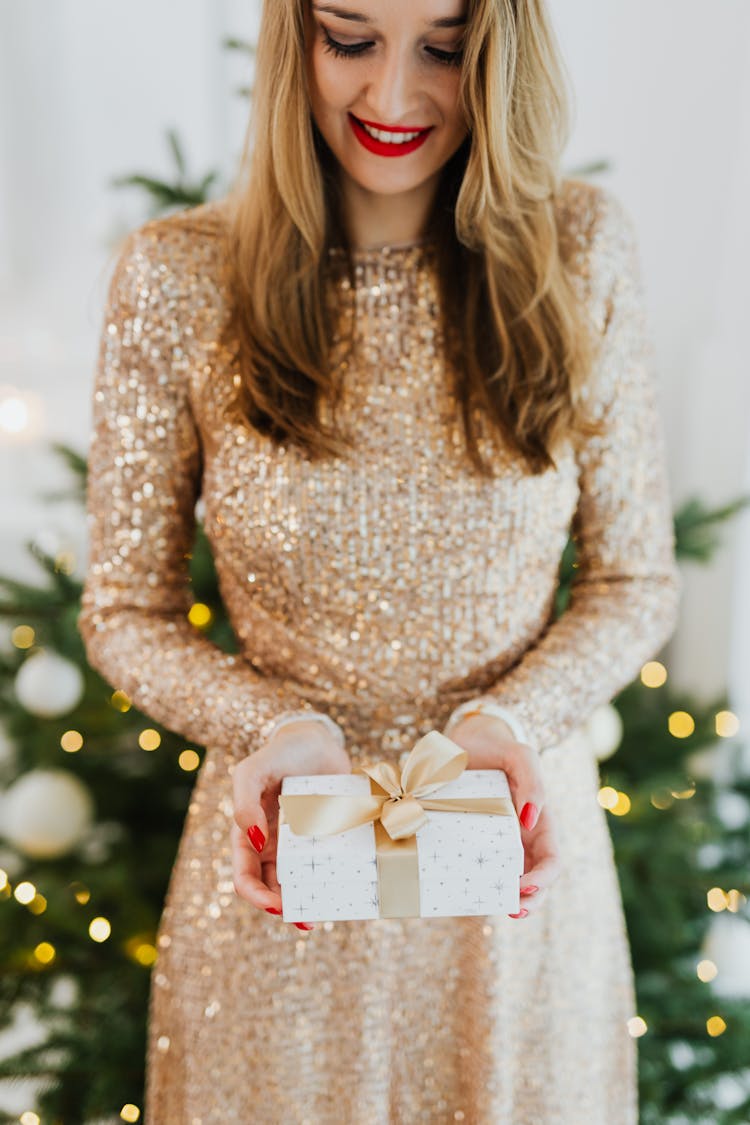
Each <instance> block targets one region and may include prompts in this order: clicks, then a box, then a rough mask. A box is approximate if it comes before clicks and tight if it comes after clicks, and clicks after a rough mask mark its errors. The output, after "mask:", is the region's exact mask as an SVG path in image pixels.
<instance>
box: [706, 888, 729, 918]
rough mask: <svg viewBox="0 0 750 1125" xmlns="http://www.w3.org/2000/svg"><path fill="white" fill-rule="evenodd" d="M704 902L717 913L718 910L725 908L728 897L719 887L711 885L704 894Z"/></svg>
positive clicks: (727, 903)
mask: <svg viewBox="0 0 750 1125" xmlns="http://www.w3.org/2000/svg"><path fill="white" fill-rule="evenodd" d="M706 902H707V903H708V909H709V910H713V911H715V912H716V913H718V912H719V911H720V910H726V908H727V906H728V905H729V899H728V898H727V895H726V893H725V892H724V891H723V890H722V889H721V887H711V890H710V891H708V893H707V894H706Z"/></svg>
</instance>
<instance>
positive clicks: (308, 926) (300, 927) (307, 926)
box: [294, 922, 315, 930]
mask: <svg viewBox="0 0 750 1125" xmlns="http://www.w3.org/2000/svg"><path fill="white" fill-rule="evenodd" d="M294 924H295V926H296V927H297V929H298V930H314V929H315V927H314V926H313V925H311V924H310V922H295V923H294Z"/></svg>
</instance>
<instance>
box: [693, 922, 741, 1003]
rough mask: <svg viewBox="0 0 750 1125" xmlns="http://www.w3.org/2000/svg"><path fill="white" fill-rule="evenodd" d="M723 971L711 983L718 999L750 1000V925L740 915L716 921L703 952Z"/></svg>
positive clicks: (709, 932) (710, 929)
mask: <svg viewBox="0 0 750 1125" xmlns="http://www.w3.org/2000/svg"><path fill="white" fill-rule="evenodd" d="M701 953H702V956H703V957H706V958H707V959H708V960H709V961H713V963H714V964H715V965H716V968H717V969H718V970H719V971H718V973H717V974H716V976H715V977H714V979H713V980H712V981H711V990H712V991H713V992H714V993H715V994H716V995H717V996H725V997H728V998H731V997H734V998H737V999H740V998H747V997H750V922H748V921H747V919H746V918H741V917H740V916H739V915H737V914H732V913H729V914H727V913H725V912H724V911H722V913H721V914H717V915H716V917H715V918H713V919H712V921H711V925H710V927H709V929H708V933H707V934H706V937H705V940H704V942H703V947H702V950H701Z"/></svg>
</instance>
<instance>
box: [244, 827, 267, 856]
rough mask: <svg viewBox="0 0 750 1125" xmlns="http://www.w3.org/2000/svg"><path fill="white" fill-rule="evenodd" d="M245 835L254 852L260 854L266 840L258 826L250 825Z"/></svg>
mask: <svg viewBox="0 0 750 1125" xmlns="http://www.w3.org/2000/svg"><path fill="white" fill-rule="evenodd" d="M247 834H248V837H249V839H250V843H251V844H252V845H253V847H254V848H255V850H256V852H262V851H263V845H264V844H265V842H266V838H265V836H264V835H263V833H262V832H261V830H260V828H258V825H257V824H251V825H250V827H249V828H248V830H247Z"/></svg>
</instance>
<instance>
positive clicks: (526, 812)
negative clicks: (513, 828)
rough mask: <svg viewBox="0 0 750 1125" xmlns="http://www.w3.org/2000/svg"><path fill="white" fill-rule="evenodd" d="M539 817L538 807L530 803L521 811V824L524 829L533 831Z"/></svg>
mask: <svg viewBox="0 0 750 1125" xmlns="http://www.w3.org/2000/svg"><path fill="white" fill-rule="evenodd" d="M538 815H539V813H538V811H537V807H536V805H532V804H530V802H529V801H527V802H526V804H525V805H524V806H523V808H522V809H521V818H520V819H521V824H522V825H523V826H524V828H527V829H529V830H530V829H532V828H533V827H534V825H535V824H536V818H537V816H538Z"/></svg>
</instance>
